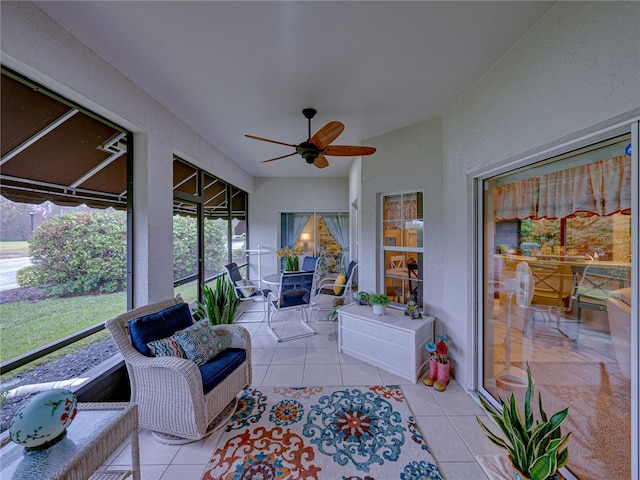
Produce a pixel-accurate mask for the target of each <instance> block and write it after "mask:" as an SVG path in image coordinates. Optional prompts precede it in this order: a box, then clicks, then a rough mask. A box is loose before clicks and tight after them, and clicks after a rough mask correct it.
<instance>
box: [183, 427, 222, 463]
mask: <svg viewBox="0 0 640 480" xmlns="http://www.w3.org/2000/svg"><path fill="white" fill-rule="evenodd" d="M222 430H224V429H223V428H221V429H220V430H219V431H216V432H214V433H213V434H211V435H209V436H208V437H207V438H203V439H202V440H200V441H199V442H193V443H188V444H186V445H181V446H180V450H178V453H176V456H175V457H174V458H173V461H172V462H171V465H206V464H208V463H209V460H211V455H212V454H213V452H214V451H215V449H216V447H217V446H218V439H219V438H220V432H221V431H222Z"/></svg>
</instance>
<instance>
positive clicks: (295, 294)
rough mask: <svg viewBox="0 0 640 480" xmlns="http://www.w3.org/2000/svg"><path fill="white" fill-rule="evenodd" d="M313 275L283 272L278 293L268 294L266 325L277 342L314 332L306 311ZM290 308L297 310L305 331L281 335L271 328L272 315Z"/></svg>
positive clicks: (313, 333)
mask: <svg viewBox="0 0 640 480" xmlns="http://www.w3.org/2000/svg"><path fill="white" fill-rule="evenodd" d="M313 277H314V273H313V272H284V273H283V274H282V276H281V277H280V288H279V289H278V293H277V294H274V293H273V292H271V293H270V294H269V298H270V302H269V315H268V317H267V327H268V328H269V331H270V332H271V334H272V335H273V336H274V337H275V338H276V340H278V342H285V341H287V340H294V339H296V338H303V337H308V336H310V335H315V334H316V331H315V330H314V329H313V328H311V326H310V325H309V315H308V313H307V310H308V308H309V304H310V301H311V290H312V288H313ZM291 310H298V311H299V315H300V324H301V325H302V327H303V328H304V330H306V331H305V332H303V333H300V334H296V335H290V336H287V337H283V336H281V335H279V334H278V333H277V332H276V331H275V330H274V329H273V325H272V320H273V316H274V315H275V314H276V313H277V312H284V311H291ZM285 326H286V324H285Z"/></svg>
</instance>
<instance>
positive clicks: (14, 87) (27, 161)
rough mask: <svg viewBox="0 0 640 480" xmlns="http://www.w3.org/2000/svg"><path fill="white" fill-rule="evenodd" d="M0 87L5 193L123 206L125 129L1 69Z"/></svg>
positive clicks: (0, 175) (30, 199) (0, 165)
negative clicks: (0, 95)
mask: <svg viewBox="0 0 640 480" xmlns="http://www.w3.org/2000/svg"><path fill="white" fill-rule="evenodd" d="M0 90H1V94H2V97H1V99H2V100H1V101H2V109H1V110H2V116H1V119H0V122H1V123H0V125H1V132H0V135H1V139H2V142H1V154H2V157H1V159H0V180H1V182H0V193H1V194H2V196H3V197H5V198H7V199H9V200H12V201H14V202H22V203H33V204H40V203H43V202H45V201H47V200H49V201H51V202H53V203H56V204H58V205H69V206H73V205H81V204H85V205H88V206H91V207H98V208H106V207H109V206H111V207H115V208H126V196H127V133H126V132H125V131H124V130H121V129H118V128H117V127H115V126H114V125H111V124H108V123H107V122H105V121H102V120H100V119H98V118H97V117H96V116H94V115H91V114H89V113H87V112H84V111H82V110H80V109H79V108H76V107H75V106H74V105H73V104H71V103H70V102H66V101H64V99H60V98H56V97H55V96H52V94H51V93H50V92H46V91H45V90H43V89H42V88H40V87H38V86H37V85H35V84H31V83H29V82H28V81H26V82H25V81H24V80H23V79H21V78H20V77H18V76H17V75H15V74H13V73H12V72H9V71H7V70H4V69H3V71H2V77H1V84H0Z"/></svg>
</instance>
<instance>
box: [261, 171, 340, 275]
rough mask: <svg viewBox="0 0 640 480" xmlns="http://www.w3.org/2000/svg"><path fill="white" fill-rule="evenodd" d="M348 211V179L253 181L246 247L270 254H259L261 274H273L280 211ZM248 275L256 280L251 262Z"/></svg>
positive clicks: (278, 243) (278, 236)
mask: <svg viewBox="0 0 640 480" xmlns="http://www.w3.org/2000/svg"><path fill="white" fill-rule="evenodd" d="M313 211H316V212H348V211H349V179H348V178H326V177H325V178H256V179H255V180H254V191H253V194H252V195H250V196H249V225H250V230H249V235H250V238H249V248H250V249H257V248H258V245H260V246H261V247H263V248H268V249H269V250H270V251H271V252H272V253H273V254H271V255H262V275H263V276H264V275H268V274H271V273H276V272H277V270H278V258H277V257H276V255H275V251H276V249H277V248H279V247H280V214H281V213H282V212H313ZM251 263H252V269H251V272H250V276H251V278H252V279H256V278H257V270H256V268H255V264H254V261H253V259H252V260H251Z"/></svg>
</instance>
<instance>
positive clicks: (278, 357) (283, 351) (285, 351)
mask: <svg viewBox="0 0 640 480" xmlns="http://www.w3.org/2000/svg"><path fill="white" fill-rule="evenodd" d="M306 358H307V349H306V348H277V349H276V351H275V352H274V354H273V358H272V360H271V365H304V362H305V360H306Z"/></svg>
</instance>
